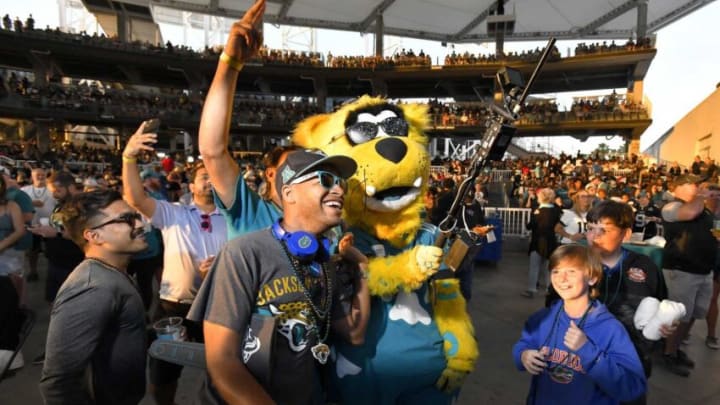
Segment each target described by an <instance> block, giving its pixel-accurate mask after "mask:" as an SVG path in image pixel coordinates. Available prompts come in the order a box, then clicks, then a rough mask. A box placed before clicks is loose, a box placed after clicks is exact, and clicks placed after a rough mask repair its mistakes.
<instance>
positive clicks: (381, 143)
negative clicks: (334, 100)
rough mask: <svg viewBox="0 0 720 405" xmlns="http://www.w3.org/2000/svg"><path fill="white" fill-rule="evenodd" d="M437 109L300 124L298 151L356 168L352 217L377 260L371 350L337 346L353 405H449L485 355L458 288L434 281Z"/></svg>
mask: <svg viewBox="0 0 720 405" xmlns="http://www.w3.org/2000/svg"><path fill="white" fill-rule="evenodd" d="M427 120H428V117H427V108H426V107H425V106H423V105H418V104H400V105H393V104H390V103H388V102H387V101H386V100H385V99H383V98H378V97H369V96H363V97H361V98H359V99H357V100H354V101H353V102H351V103H347V104H345V105H343V106H342V107H340V108H339V109H338V110H337V111H335V112H333V113H330V114H320V115H316V116H312V117H310V118H308V119H306V120H304V121H302V122H301V123H299V124H298V126H297V128H296V130H295V132H294V134H293V143H295V144H298V145H300V146H302V147H306V148H317V149H321V150H323V151H324V152H325V153H327V154H329V155H333V154H343V155H348V156H350V157H352V158H353V159H355V161H356V162H357V164H358V169H357V171H356V172H355V175H354V176H353V177H352V178H351V179H350V180H349V182H348V191H347V193H346V196H345V205H344V218H345V222H346V223H347V225H348V226H349V230H350V231H351V232H353V234H354V235H355V244H356V246H357V248H358V249H360V250H361V251H362V252H363V253H365V254H366V255H367V256H368V257H369V258H370V263H369V267H368V286H369V288H370V293H371V295H372V303H371V317H370V322H369V325H368V329H367V333H366V338H365V343H364V344H363V345H360V346H352V345H349V344H343V343H341V342H338V343H337V344H336V346H335V370H334V372H333V379H334V382H335V384H334V385H335V386H337V387H338V388H339V391H340V395H341V400H342V403H343V404H371V403H379V404H405V403H407V404H410V403H412V404H449V403H450V402H451V401H452V399H453V395H454V394H455V393H456V392H457V389H458V388H459V387H460V385H461V384H462V382H463V381H464V378H465V377H466V376H467V374H468V373H470V372H471V371H472V370H473V368H474V365H475V361H476V359H477V356H478V350H477V343H476V341H475V336H474V331H473V327H472V323H471V321H470V318H469V316H468V314H467V311H466V305H465V300H464V299H463V297H462V295H461V294H460V288H459V283H458V280H457V279H455V278H446V279H438V280H433V279H431V276H432V275H433V274H435V273H436V272H437V271H438V270H439V269H440V268H441V261H442V255H443V252H442V249H440V248H437V247H435V246H433V243H434V240H435V237H436V235H437V232H438V230H437V228H436V227H435V226H433V225H430V224H427V223H424V222H423V219H422V215H421V214H422V211H423V209H424V208H423V203H422V197H423V195H424V193H425V191H426V189H427V187H428V184H427V183H428V178H429V172H430V157H429V154H428V152H427V143H428V139H427V137H426V135H425V133H424V130H425V128H426V127H427Z"/></svg>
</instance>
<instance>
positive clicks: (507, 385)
mask: <svg viewBox="0 0 720 405" xmlns="http://www.w3.org/2000/svg"><path fill="white" fill-rule="evenodd" d="M526 248H527V241H524V240H506V241H504V249H503V259H502V261H501V262H499V263H497V264H496V265H493V264H488V263H481V264H479V265H478V267H477V269H476V273H475V278H474V285H473V300H472V301H471V302H470V305H469V307H470V311H471V314H472V316H473V321H474V324H475V330H476V333H477V337H478V341H479V347H480V359H479V360H478V363H477V367H476V370H475V372H473V373H472V374H471V375H470V376H469V377H468V379H467V381H466V383H465V385H464V387H463V389H462V392H461V394H460V397H459V400H458V404H463V405H465V404H466V405H470V404H524V400H525V395H526V393H527V389H528V386H529V380H530V379H529V377H528V375H527V374H526V373H522V372H519V371H517V370H516V369H515V368H514V366H513V364H512V359H511V348H512V345H513V344H514V343H515V341H516V340H517V339H518V337H519V335H520V331H521V330H522V325H523V323H524V322H525V319H526V318H527V317H528V315H530V314H531V313H532V312H534V311H535V310H537V309H538V308H540V307H541V306H542V305H543V297H540V296H538V297H536V298H534V299H527V298H523V297H521V296H520V293H521V292H522V291H523V289H524V286H525V283H526V272H527V265H528V260H527V255H526V253H525V252H526ZM42 263H43V262H42V261H41V268H44V266H42ZM44 276H45V275H44V273H43V272H42V271H41V282H40V283H32V284H30V285H29V295H28V298H29V299H28V302H29V304H30V307H31V308H32V309H34V310H35V311H36V313H37V317H38V320H37V323H36V325H35V328H34V329H33V331H32V334H31V336H30V338H29V339H28V341H27V343H26V345H25V348H24V349H23V353H24V355H25V360H26V362H27V364H26V366H25V367H24V368H22V369H21V370H19V371H18V372H17V373H16V375H14V376H13V377H10V378H7V379H5V380H4V381H2V382H0V405H34V404H42V399H41V397H40V394H39V391H38V389H37V383H38V380H39V376H40V370H41V367H40V366H33V365H31V364H30V361H31V360H32V358H33V357H34V356H35V355H37V354H38V353H39V352H40V351H41V349H42V346H43V343H44V339H45V334H46V332H47V325H48V309H47V306H46V304H45V303H44V302H43V298H42V294H43V293H42V292H43V283H42V280H44ZM705 335H706V325H705V322H699V323H698V324H697V325H696V326H695V328H694V329H693V331H692V336H691V338H690V343H689V344H688V346H687V347H686V351H687V352H688V354H689V355H690V357H691V358H693V359H694V360H695V361H696V363H697V366H696V368H695V370H694V372H693V373H692V374H691V376H690V377H689V378H682V377H678V376H675V375H673V374H670V373H668V372H667V371H666V370H665V369H664V368H663V366H662V364H661V363H660V360H661V359H659V358H658V359H656V361H655V367H654V371H653V376H652V378H651V379H650V384H649V385H650V390H649V393H648V403H649V404H653V405H680V404H682V405H714V404H720V384H718V381H719V380H718V378H720V351H713V350H710V349H708V348H707V347H705V344H704V337H705ZM200 380H201V376H200V373H199V372H198V371H196V370H190V369H186V371H185V372H184V373H183V377H182V379H181V381H180V389H179V391H178V395H177V398H176V402H177V404H178V405H184V404H190V403H192V400H193V398H194V397H195V393H196V391H197V387H198V386H199V384H200ZM142 404H143V405H151V404H153V401H152V400H151V399H150V398H148V397H146V398H145V399H144V400H143V401H142Z"/></svg>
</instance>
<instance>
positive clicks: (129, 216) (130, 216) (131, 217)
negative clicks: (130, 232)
mask: <svg viewBox="0 0 720 405" xmlns="http://www.w3.org/2000/svg"><path fill="white" fill-rule="evenodd" d="M138 221H142V216H141V215H140V214H138V213H137V212H125V213H122V214H120V215H118V216H117V217H116V218H113V219H110V220H107V221H105V222H103V223H101V224H99V225H95V226H93V227H92V228H89V229H90V230H95V229H100V228H102V227H104V226H107V225H110V224H123V223H125V224H128V226H129V227H130V228H135V223H136V222H138Z"/></svg>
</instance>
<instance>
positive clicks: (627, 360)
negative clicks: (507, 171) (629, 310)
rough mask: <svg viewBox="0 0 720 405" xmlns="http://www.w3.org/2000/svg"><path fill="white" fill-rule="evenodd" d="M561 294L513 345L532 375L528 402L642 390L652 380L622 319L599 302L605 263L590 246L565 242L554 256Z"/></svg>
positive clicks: (603, 400)
mask: <svg viewBox="0 0 720 405" xmlns="http://www.w3.org/2000/svg"><path fill="white" fill-rule="evenodd" d="M549 267H550V269H551V271H550V281H551V283H552V286H553V288H554V289H555V291H557V293H558V294H559V295H560V298H561V300H558V301H556V302H555V303H554V304H553V305H552V306H551V307H549V308H545V309H542V310H540V311H538V312H536V313H535V314H533V315H532V316H530V318H529V319H528V321H527V322H526V323H525V327H524V329H523V332H522V336H521V338H520V341H518V342H517V343H516V344H515V346H514V347H513V358H514V360H515V364H516V366H517V367H518V369H519V370H526V371H527V372H529V373H530V374H532V375H533V378H532V383H531V385H530V392H529V394H528V402H527V403H528V404H619V403H620V401H629V400H632V399H634V398H637V397H638V396H640V395H642V394H643V393H644V392H645V391H646V390H647V380H646V379H645V374H644V372H643V367H642V364H641V363H640V359H639V358H638V355H637V352H636V351H635V349H634V348H633V345H632V342H631V341H630V337H629V336H628V334H627V331H626V330H625V328H624V327H623V325H622V324H621V323H620V322H619V321H618V320H617V319H615V318H614V317H613V316H612V315H611V314H610V313H609V312H608V310H607V308H606V307H605V306H604V305H603V304H602V303H600V302H598V301H596V300H595V299H594V298H596V297H597V296H598V295H599V291H598V290H597V285H598V284H599V282H600V280H601V279H602V275H603V271H602V264H601V262H600V260H599V258H598V257H597V256H596V255H595V254H594V253H592V252H591V251H590V250H589V249H588V248H587V247H585V246H581V245H574V244H571V245H564V246H560V247H559V248H557V249H556V250H555V252H553V254H552V255H551V256H550V260H549Z"/></svg>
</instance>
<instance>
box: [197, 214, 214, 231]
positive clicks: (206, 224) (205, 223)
mask: <svg viewBox="0 0 720 405" xmlns="http://www.w3.org/2000/svg"><path fill="white" fill-rule="evenodd" d="M200 228H201V229H202V230H203V231H205V232H212V222H210V215H208V214H202V215H200Z"/></svg>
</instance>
